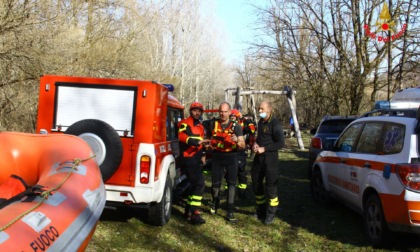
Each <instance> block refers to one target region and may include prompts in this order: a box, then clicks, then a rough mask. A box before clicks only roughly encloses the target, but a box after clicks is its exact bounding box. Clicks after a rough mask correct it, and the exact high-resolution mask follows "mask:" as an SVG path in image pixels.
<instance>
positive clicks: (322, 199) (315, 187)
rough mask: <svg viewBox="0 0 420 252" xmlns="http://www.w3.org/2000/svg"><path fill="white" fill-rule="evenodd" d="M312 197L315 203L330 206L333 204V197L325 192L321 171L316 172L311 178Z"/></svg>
mask: <svg viewBox="0 0 420 252" xmlns="http://www.w3.org/2000/svg"><path fill="white" fill-rule="evenodd" d="M310 187H311V195H312V198H313V199H314V201H315V202H316V203H318V204H321V205H329V204H330V203H331V196H330V195H329V194H328V192H327V191H326V190H325V186H324V182H323V181H322V175H321V171H319V170H317V171H314V173H313V175H312V178H311V183H310Z"/></svg>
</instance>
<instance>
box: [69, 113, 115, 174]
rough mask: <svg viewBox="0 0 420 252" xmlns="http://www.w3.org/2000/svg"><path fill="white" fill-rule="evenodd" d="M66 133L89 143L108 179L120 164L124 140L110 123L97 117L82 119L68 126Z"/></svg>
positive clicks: (102, 171)
mask: <svg viewBox="0 0 420 252" xmlns="http://www.w3.org/2000/svg"><path fill="white" fill-rule="evenodd" d="M65 133H66V134H70V135H75V136H78V137H80V138H82V139H83V140H85V142H87V143H88V145H89V146H90V148H91V149H92V151H93V152H94V153H95V155H96V161H97V162H98V165H99V168H100V169H101V174H102V180H103V181H106V180H108V179H109V178H110V177H111V176H112V175H113V174H114V173H115V171H116V170H117V169H118V167H119V166H120V163H121V160H122V156H123V146H122V142H121V139H120V136H119V135H118V133H117V132H116V131H115V130H114V128H113V127H112V126H111V125H109V124H108V123H106V122H104V121H101V120H96V119H86V120H81V121H78V122H76V123H74V124H73V125H71V126H70V127H68V128H67V130H66V132H65Z"/></svg>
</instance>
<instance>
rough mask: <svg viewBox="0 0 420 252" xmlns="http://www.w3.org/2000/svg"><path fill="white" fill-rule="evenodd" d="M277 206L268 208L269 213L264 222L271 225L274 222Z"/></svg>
mask: <svg viewBox="0 0 420 252" xmlns="http://www.w3.org/2000/svg"><path fill="white" fill-rule="evenodd" d="M276 211H277V206H269V207H268V208H267V215H266V217H265V221H264V224H265V225H270V224H271V223H273V222H274V217H276Z"/></svg>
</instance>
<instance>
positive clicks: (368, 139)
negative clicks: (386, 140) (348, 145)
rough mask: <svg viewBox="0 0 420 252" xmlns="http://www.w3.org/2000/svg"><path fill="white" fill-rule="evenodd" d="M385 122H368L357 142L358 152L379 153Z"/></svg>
mask: <svg viewBox="0 0 420 252" xmlns="http://www.w3.org/2000/svg"><path fill="white" fill-rule="evenodd" d="M382 127H383V123H379V122H372V123H366V125H365V127H364V128H363V131H362V134H361V135H360V138H359V143H358V144H357V149H356V152H359V153H371V154H373V153H377V146H378V143H379V141H380V139H381V133H382Z"/></svg>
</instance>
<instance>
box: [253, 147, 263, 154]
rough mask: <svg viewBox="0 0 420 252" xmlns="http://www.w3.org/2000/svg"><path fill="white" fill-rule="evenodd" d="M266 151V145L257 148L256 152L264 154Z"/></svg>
mask: <svg viewBox="0 0 420 252" xmlns="http://www.w3.org/2000/svg"><path fill="white" fill-rule="evenodd" d="M264 152H265V147H258V148H257V150H256V151H255V153H257V154H262V153H264Z"/></svg>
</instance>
